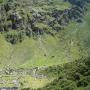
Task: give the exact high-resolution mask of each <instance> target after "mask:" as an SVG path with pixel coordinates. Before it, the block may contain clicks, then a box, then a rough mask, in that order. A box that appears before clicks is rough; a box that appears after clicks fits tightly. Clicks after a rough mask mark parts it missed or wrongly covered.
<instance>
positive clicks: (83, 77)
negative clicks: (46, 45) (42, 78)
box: [38, 58, 90, 90]
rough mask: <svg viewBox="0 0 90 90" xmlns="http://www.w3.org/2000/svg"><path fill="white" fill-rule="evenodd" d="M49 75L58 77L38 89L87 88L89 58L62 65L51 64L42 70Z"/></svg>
mask: <svg viewBox="0 0 90 90" xmlns="http://www.w3.org/2000/svg"><path fill="white" fill-rule="evenodd" d="M43 73H44V74H46V75H47V77H48V78H50V77H52V76H53V77H54V76H55V77H58V78H57V79H56V80H54V81H53V82H51V83H50V84H49V85H47V86H45V87H43V88H41V89H38V90H89V89H90V58H87V59H81V60H78V61H75V62H71V63H67V64H64V65H63V66H54V67H53V66H52V67H49V68H47V69H46V70H45V71H43Z"/></svg>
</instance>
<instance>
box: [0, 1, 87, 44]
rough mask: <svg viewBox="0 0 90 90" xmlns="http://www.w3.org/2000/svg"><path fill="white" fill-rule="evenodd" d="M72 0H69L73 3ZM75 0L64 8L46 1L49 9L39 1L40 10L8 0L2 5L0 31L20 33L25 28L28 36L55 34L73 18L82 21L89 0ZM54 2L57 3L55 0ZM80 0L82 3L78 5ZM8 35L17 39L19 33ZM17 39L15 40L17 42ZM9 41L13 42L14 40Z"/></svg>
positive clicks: (0, 8) (0, 9) (9, 37)
mask: <svg viewBox="0 0 90 90" xmlns="http://www.w3.org/2000/svg"><path fill="white" fill-rule="evenodd" d="M57 1H58V0H57ZM68 1H69V0H68ZM71 1H73V0H71ZM71 1H69V2H70V3H71ZM75 1H77V3H75V5H72V7H71V8H66V9H64V10H58V9H57V8H51V5H49V6H50V7H49V6H48V3H46V2H44V3H45V4H46V6H48V8H47V11H46V8H45V7H44V6H43V5H41V6H39V3H37V4H38V5H36V7H37V8H40V10H38V9H36V8H35V7H33V6H31V7H32V9H29V10H28V11H26V9H28V8H26V7H27V6H25V7H24V8H23V7H22V5H23V3H21V4H22V5H21V4H20V3H18V1H17V2H16V1H14V0H8V1H7V2H6V3H5V4H3V5H1V7H0V11H1V13H0V16H1V17H0V32H5V33H7V32H9V31H10V30H16V31H17V33H20V32H22V30H23V31H24V33H25V35H26V36H28V37H32V36H37V35H38V34H39V35H43V34H44V33H47V34H50V35H53V36H54V35H55V34H56V33H57V32H58V31H60V30H62V29H64V27H65V26H67V24H68V23H69V22H70V21H71V20H75V21H77V22H82V19H81V18H82V17H83V15H84V12H85V11H86V10H87V9H86V3H87V1H89V0H84V1H83V0H79V1H78V0H75ZM48 2H51V0H50V1H49V0H48ZM52 2H53V3H56V2H55V1H52ZM79 2H80V5H78V3H79ZM83 2H85V3H83ZM33 3H36V0H34V2H33ZM49 4H50V3H49ZM21 8H22V9H21ZM7 36H8V37H6V39H7V38H8V39H11V37H13V38H14V39H16V40H17V35H14V36H13V35H7ZM22 37H23V36H22ZM16 40H15V41H14V42H16ZM7 41H9V42H11V43H12V40H7ZM13 44H15V43H13Z"/></svg>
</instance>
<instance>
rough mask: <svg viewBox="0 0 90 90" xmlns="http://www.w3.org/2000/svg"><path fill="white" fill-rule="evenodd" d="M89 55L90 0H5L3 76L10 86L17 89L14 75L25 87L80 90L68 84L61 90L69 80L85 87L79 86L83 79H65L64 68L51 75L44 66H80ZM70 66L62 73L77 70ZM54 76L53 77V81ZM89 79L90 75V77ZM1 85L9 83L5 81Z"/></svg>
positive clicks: (0, 13) (0, 21) (0, 19)
mask: <svg viewBox="0 0 90 90" xmlns="http://www.w3.org/2000/svg"><path fill="white" fill-rule="evenodd" d="M89 54H90V0H0V76H2V77H0V80H2V79H5V80H6V81H8V82H7V83H10V85H9V84H6V85H5V86H6V87H7V86H10V87H12V86H13V84H12V83H11V81H13V79H14V80H19V82H20V83H19V84H20V86H21V87H20V89H22V90H25V89H26V90H29V89H30V88H31V89H37V88H40V90H74V89H73V88H69V89H67V88H66V89H62V86H60V87H61V89H58V85H60V84H61V83H62V84H63V83H64V82H65V85H67V83H70V85H73V86H75V88H76V89H77V90H79V89H78V88H77V87H78V86H77V85H76V83H79V81H77V82H74V81H73V80H72V79H69V80H68V81H66V80H61V79H59V76H58V75H57V76H55V74H57V73H58V71H57V70H58V69H56V72H55V73H54V71H53V70H52V71H53V72H52V71H50V72H46V73H45V76H44V75H43V74H40V72H38V70H39V69H40V70H39V71H42V69H45V68H46V69H47V70H48V69H49V68H50V66H51V67H53V68H55V67H54V66H57V67H58V65H60V66H62V65H64V64H65V65H66V66H67V64H66V63H70V68H71V67H72V66H71V65H73V68H74V66H75V65H76V64H75V63H76V61H75V60H77V63H79V60H80V63H82V60H83V59H85V60H86V59H87V58H88V57H90V55H89ZM82 58H83V59H82ZM88 60H89V59H88ZM74 61H75V62H74ZM85 62H86V61H85ZM74 64H75V65H74ZM80 65H81V64H80ZM86 67H87V66H86ZM70 68H69V69H70ZM80 68H81V67H80ZM63 69H64V68H63ZM69 69H67V70H66V69H65V73H64V72H63V73H62V74H64V75H66V74H67V73H68V72H69V73H70V71H71V72H73V71H72V70H70V71H68V70H69ZM78 69H79V68H77V67H75V70H78ZM81 69H82V68H81ZM89 69H90V68H89V67H88V71H89ZM34 70H36V72H34ZM67 71H68V72H67ZM38 73H39V75H38ZM74 73H76V72H74ZM49 74H50V75H51V74H52V75H53V77H51V76H50V77H51V78H50V79H48V78H49V76H48V75H49ZM67 75H69V74H67ZM70 75H71V74H70ZM81 76H82V75H81ZM81 76H80V77H81ZM10 78H11V79H10ZM65 78H67V77H66V76H65ZM71 78H72V77H71ZM87 78H89V75H88V76H86V77H85V80H86V79H87ZM81 79H82V80H83V79H84V76H83V78H82V77H81ZM81 79H80V80H81ZM60 80H61V81H60ZM71 81H72V82H73V83H72V84H71ZM54 82H55V83H54ZM80 82H81V81H80ZM86 82H87V83H88V82H89V81H86ZM86 82H85V85H86ZM37 83H39V84H37ZM49 83H50V84H49ZM47 84H49V85H47ZM53 84H54V86H52V85H53ZM56 84H57V85H56ZM83 85H84V83H83ZM56 86H57V89H55V88H56ZM0 87H3V84H2V83H1V84H0ZM42 87H43V88H42ZM48 87H49V89H48ZM87 87H89V84H88V85H87ZM23 88H24V89H23ZM79 88H81V89H80V90H82V87H79ZM83 90H84V89H83ZM85 90H88V89H85Z"/></svg>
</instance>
